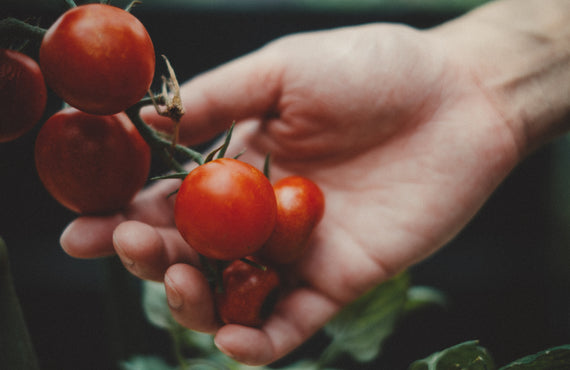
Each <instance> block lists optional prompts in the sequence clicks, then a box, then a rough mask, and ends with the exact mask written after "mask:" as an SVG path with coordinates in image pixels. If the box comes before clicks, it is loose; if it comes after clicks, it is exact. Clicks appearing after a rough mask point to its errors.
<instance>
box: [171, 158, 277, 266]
mask: <svg viewBox="0 0 570 370" xmlns="http://www.w3.org/2000/svg"><path fill="white" fill-rule="evenodd" d="M276 213H277V204H276V201H275V194H274V192H273V187H272V186H271V183H270V182H269V181H268V180H267V178H266V177H265V176H264V175H263V173H262V172H261V171H259V170H258V169H256V168H255V167H253V166H251V165H249V164H247V163H244V162H242V161H239V160H236V159H230V158H220V159H216V160H214V161H211V162H208V163H206V164H204V165H201V166H199V167H197V168H195V169H194V170H192V172H190V174H188V176H187V177H186V178H185V179H184V181H183V182H182V185H181V187H180V189H179V191H178V194H177V196H176V203H175V207H174V218H175V222H176V226H177V227H178V230H179V231H180V233H181V235H182V237H183V238H184V239H185V240H186V241H187V242H188V244H190V246H191V247H192V248H194V249H195V250H196V251H197V252H198V253H200V254H202V255H204V256H206V257H210V258H215V259H220V260H233V259H238V258H242V257H245V256H248V255H250V254H253V253H254V252H255V251H257V250H258V249H259V248H260V247H261V246H262V245H263V243H264V242H265V241H266V240H267V238H268V237H269V235H270V234H271V232H272V230H273V227H274V225H275V217H276Z"/></svg>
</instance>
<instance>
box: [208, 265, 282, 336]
mask: <svg viewBox="0 0 570 370" xmlns="http://www.w3.org/2000/svg"><path fill="white" fill-rule="evenodd" d="M252 260H253V259H252ZM254 261H255V262H256V263H259V264H261V262H260V261H259V260H254ZM263 266H265V270H262V269H261V268H259V267H257V266H252V265H250V264H248V263H246V262H244V261H241V260H237V261H234V262H232V263H231V264H230V265H229V266H228V267H226V269H225V270H224V272H223V289H222V291H221V292H218V293H217V295H216V307H217V310H218V315H219V316H220V319H221V320H222V321H223V322H224V323H226V324H240V325H246V326H251V327H256V326H260V325H261V324H262V323H263V321H264V320H265V319H266V318H267V316H268V315H269V314H270V313H271V310H272V308H273V305H274V303H275V300H276V299H277V295H278V288H279V284H280V279H279V275H278V274H277V272H276V271H275V270H274V269H273V268H272V267H271V266H268V265H263Z"/></svg>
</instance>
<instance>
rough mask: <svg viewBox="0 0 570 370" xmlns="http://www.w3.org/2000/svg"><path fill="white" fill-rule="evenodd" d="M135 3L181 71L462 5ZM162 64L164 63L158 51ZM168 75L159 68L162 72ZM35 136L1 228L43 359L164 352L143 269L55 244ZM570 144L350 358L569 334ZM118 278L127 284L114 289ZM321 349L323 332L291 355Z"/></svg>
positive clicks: (6, 184)
mask: <svg viewBox="0 0 570 370" xmlns="http://www.w3.org/2000/svg"><path fill="white" fill-rule="evenodd" d="M5 12H6V14H10V15H13V16H17V17H19V18H21V19H33V20H34V21H37V22H39V24H40V25H43V26H44V27H47V26H49V24H50V23H51V22H52V21H53V20H54V19H55V17H56V16H57V15H58V14H59V9H48V10H42V11H41V12H40V13H38V11H37V10H36V8H27V9H25V10H22V8H21V7H20V8H18V7H14V8H13V9H12V8H10V7H8V9H7V10H6V9H5ZM134 14H135V15H136V16H137V17H138V18H139V19H141V21H142V22H143V23H144V24H145V26H146V27H147V29H148V31H149V33H150V35H151V37H152V38H153V41H154V44H155V48H156V53H157V55H160V54H165V55H167V56H168V58H169V59H170V61H171V63H172V64H173V66H174V68H175V70H176V71H177V74H178V78H179V80H181V81H184V80H186V79H188V78H190V77H192V76H194V75H196V74H197V73H200V72H202V71H205V70H207V69H210V68H213V67H215V66H217V65H219V64H221V63H224V62H226V61H228V60H231V59H233V58H235V57H238V56H240V55H243V54H244V53H247V52H250V51H252V50H255V49H257V48H258V47H260V46H262V45H263V44H265V43H266V42H268V41H270V40H272V39H274V38H276V37H279V36H281V35H285V34H288V33H292V32H299V31H305V30H316V29H323V28H331V27H337V26H343V25H353V24H361V23H366V22H376V21H388V22H402V23H407V24H410V25H412V26H414V27H418V28H425V27H430V26H432V25H436V24H438V23H441V22H443V21H445V20H446V19H450V18H453V17H455V16H457V15H459V14H460V12H458V11H447V12H445V11H441V12H439V11H438V12H429V13H426V12H424V11H413V10H409V9H408V10H402V9H400V10H395V11H394V10H392V11H389V10H388V9H384V10H382V11H378V10H375V11H354V12H335V11H322V12H319V11H315V10H313V11H307V10H303V9H302V8H290V9H280V10H275V9H265V10H263V9H261V10H259V9H258V10H252V9H248V10H243V11H240V10H239V8H237V7H233V8H232V9H225V10H224V9H214V8H209V9H208V8H206V9H201V10H195V9H191V8H184V9H170V10H169V9H168V8H167V7H161V8H153V7H147V8H145V7H144V6H140V7H139V8H137V9H136V10H135V11H134ZM28 50H33V45H31V46H30V48H29V49H28ZM30 53H31V55H33V52H30ZM315 62H316V63H318V60H315ZM157 65H158V66H162V64H161V63H160V60H159V61H158V64H157ZM161 73H163V71H161V70H160V69H159V70H158V71H157V75H160V74H161ZM59 107H60V101H59V100H58V99H57V98H56V97H54V96H50V98H49V107H48V110H47V111H46V114H45V118H47V117H48V116H49V115H51V114H53V113H54V112H55V111H57V110H58V109H59ZM36 133H37V129H36V130H34V131H33V132H31V133H29V134H27V135H26V136H24V137H22V138H21V139H19V140H17V141H15V142H12V143H7V144H0V235H2V237H3V238H4V239H5V241H6V242H7V244H8V248H9V252H10V257H11V264H12V270H13V274H14V279H15V284H16V289H17V292H18V294H19V297H20V300H21V304H22V308H23V311H24V314H25V317H26V318H27V322H28V326H29V330H30V333H31V336H32V339H33V342H34V345H35V348H36V351H37V353H38V356H39V359H40V363H41V365H42V368H43V369H59V370H66V369H70V370H71V369H75V370H81V369H112V368H113V367H114V366H115V364H116V362H117V358H121V359H124V358H126V357H128V356H130V355H132V354H135V353H147V354H159V355H163V356H165V357H167V358H168V357H169V356H171V353H170V352H169V349H168V348H169V338H168V337H167V336H166V335H165V334H164V333H163V332H161V331H158V330H156V329H154V328H152V327H150V326H149V325H148V324H146V322H145V320H144V318H143V316H142V313H141V312H140V303H139V300H138V297H137V296H136V294H135V296H134V297H133V296H132V291H133V288H134V291H135V293H136V291H137V287H138V282H137V281H136V279H134V278H131V277H129V276H128V275H126V274H124V273H123V270H122V268H121V266H120V265H119V264H118V263H117V261H115V260H114V259H112V258H111V259H102V260H93V261H85V260H76V259H73V258H71V257H69V256H67V255H66V254H65V253H64V252H63V251H62V250H61V249H60V247H59V243H58V239H59V235H60V233H61V231H62V230H63V229H64V227H65V226H66V225H67V223H68V222H70V221H71V220H72V219H73V218H74V217H75V215H74V214H72V213H70V212H69V211H66V210H65V209H63V208H62V207H61V206H59V205H58V204H57V203H56V202H55V201H54V200H52V199H51V198H50V196H49V195H48V194H47V193H46V191H45V190H44V189H43V187H42V186H41V184H40V183H39V180H38V178H37V175H36V173H35V169H34V164H33V142H34V138H35V134H36ZM569 153H570V150H568V144H567V141H566V140H560V141H559V142H557V143H555V144H552V145H549V146H547V147H545V148H543V149H541V150H540V151H538V152H537V153H535V154H534V155H532V156H531V157H530V158H528V159H527V160H526V161H525V162H523V163H522V164H521V166H519V168H517V169H516V170H515V171H514V172H513V173H512V175H511V176H510V177H509V178H508V179H507V180H506V181H505V183H504V184H503V185H502V186H501V187H500V188H499V189H498V190H497V192H496V193H495V194H494V195H493V196H492V198H491V199H490V200H489V202H488V203H487V204H486V205H485V207H484V208H483V209H482V210H481V212H480V213H479V214H478V215H477V216H476V217H475V219H474V220H473V221H472V222H471V223H470V224H469V225H468V227H467V228H466V229H465V230H464V231H463V232H462V233H461V234H460V235H459V236H458V237H457V238H456V239H455V240H454V241H453V242H451V243H450V245H449V246H447V247H445V248H444V249H443V250H442V251H440V252H439V253H437V254H436V255H435V256H433V257H432V258H430V259H428V260H427V261H424V262H423V263H421V264H420V265H418V266H415V267H414V268H413V269H412V276H413V281H414V283H415V284H419V285H429V286H434V287H437V288H439V289H441V290H442V291H443V292H445V293H446V294H447V295H448V296H449V300H450V304H449V307H448V308H447V309H445V310H444V309H441V308H433V309H429V310H425V311H422V312H419V313H417V314H415V315H413V316H410V317H408V318H406V319H405V320H403V321H402V322H401V324H400V326H399V328H398V330H397V331H396V334H395V335H393V336H392V337H391V338H390V340H389V341H388V343H387V344H386V348H385V350H384V354H383V356H382V357H381V358H380V359H379V360H378V361H376V362H375V363H374V364H370V365H366V366H364V365H362V366H358V367H355V366H356V365H354V364H352V365H351V364H349V363H348V364H347V363H345V366H353V367H352V368H370V369H373V368H378V367H381V368H387V369H401V368H406V367H407V365H408V364H409V363H410V362H411V361H413V360H416V359H419V358H422V357H425V356H427V355H429V354H431V353H432V352H434V351H437V350H440V349H442V348H445V347H448V346H451V345H454V344H457V343H460V342H463V341H466V340H471V339H479V340H480V342H481V344H482V345H483V346H485V347H486V348H488V349H489V350H490V352H491V353H492V354H493V356H494V357H495V359H496V361H497V363H498V364H505V363H507V362H510V361H512V360H514V359H516V358H518V357H521V356H523V355H526V354H530V353H534V352H537V351H539V350H542V349H545V348H548V347H551V346H556V345H560V344H564V343H570V324H569V320H570V314H569V312H570V311H569V308H570V302H569V300H570V298H569V294H568V293H569V287H570V277H569V273H568V270H569V268H568V265H569V262H570V257H569V255H570V252H569V250H568V249H569V248H568V244H569V243H568V240H569V238H568V232H567V229H568V227H567V226H566V225H567V221H568V220H569V219H570V217H568V214H569V211H568V210H569V209H570V207H569V206H568V203H570V202H569V201H568V199H567V198H568V196H567V194H568V190H567V189H568V187H567V185H569V184H570V181H569V180H568V176H567V175H566V174H565V173H566V172H568V171H567V168H568V165H569V164H570V160H569V159H568V158H570V154H569ZM160 170H161V169H160V167H159V166H158V165H156V164H155V165H154V166H153V171H156V172H159V171H160ZM379 237H381V236H379ZM110 275H111V276H114V278H115V279H119V281H120V282H121V283H122V284H123V285H118V286H117V284H115V285H114V286H109V285H108V281H109V276H110ZM127 316H128V318H127ZM0 335H1V333H0ZM321 347H322V342H321V337H320V336H317V337H316V338H315V339H313V340H312V341H309V342H308V343H307V344H306V345H305V346H303V347H302V348H300V349H299V351H298V352H297V353H294V354H293V355H291V356H290V357H289V358H288V359H285V360H284V361H283V363H286V362H287V361H288V360H290V359H294V358H296V356H300V355H302V354H304V353H306V352H310V353H312V352H314V351H317V350H318V349H319V348H321Z"/></svg>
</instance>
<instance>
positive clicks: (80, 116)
mask: <svg viewBox="0 0 570 370" xmlns="http://www.w3.org/2000/svg"><path fill="white" fill-rule="evenodd" d="M35 159H36V168H37V172H38V175H39V177H40V179H41V181H42V183H43V184H44V186H45V188H46V189H47V190H48V191H49V192H50V193H51V195H52V196H53V197H54V198H55V199H56V200H57V201H59V202H60V203H61V204H62V205H63V206H65V207H67V208H69V209H70V210H72V211H74V212H78V213H83V214H93V213H96V214H100V213H109V212H113V211H116V210H119V209H120V208H123V207H124V206H125V205H127V204H128V203H129V201H130V200H131V199H132V197H133V196H134V194H135V193H136V192H137V191H138V190H140V189H141V188H142V187H143V186H144V184H145V182H146V179H147V176H148V173H149V168H150V159H151V156H150V148H149V147H148V145H147V144H146V142H145V141H144V140H143V138H142V137H141V136H140V134H139V133H138V131H137V130H136V128H135V126H134V125H133V124H132V122H131V121H130V120H129V119H128V117H127V115H126V114H125V113H119V114H116V115H113V116H96V115H91V114H87V113H84V112H81V111H79V110H77V109H74V108H68V109H65V110H62V111H60V112H58V113H56V114H54V115H53V116H52V117H50V119H48V120H47V121H46V123H45V124H44V125H43V126H42V128H41V129H40V132H39V134H38V137H37V139H36V146H35Z"/></svg>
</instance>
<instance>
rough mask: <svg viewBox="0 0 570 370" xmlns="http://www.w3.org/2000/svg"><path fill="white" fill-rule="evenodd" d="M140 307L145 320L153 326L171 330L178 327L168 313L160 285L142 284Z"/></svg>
mask: <svg viewBox="0 0 570 370" xmlns="http://www.w3.org/2000/svg"><path fill="white" fill-rule="evenodd" d="M142 306H143V311H144V313H145V315H146V318H147V320H148V321H149V322H150V323H151V324H153V325H154V326H156V327H159V328H161V329H166V330H173V329H174V328H175V327H176V326H177V325H178V324H177V323H176V322H175V321H174V318H173V317H172V314H171V313H170V308H169V307H168V304H167V302H166V291H165V290H164V285H163V284H162V283H157V282H154V281H144V282H143V286H142Z"/></svg>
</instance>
